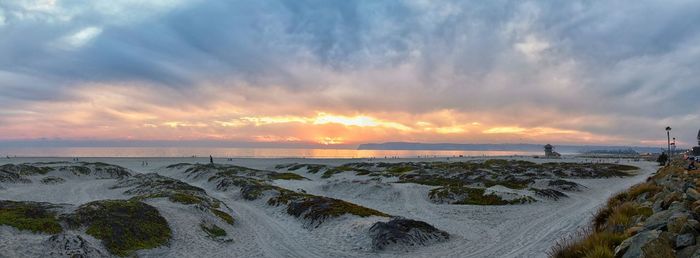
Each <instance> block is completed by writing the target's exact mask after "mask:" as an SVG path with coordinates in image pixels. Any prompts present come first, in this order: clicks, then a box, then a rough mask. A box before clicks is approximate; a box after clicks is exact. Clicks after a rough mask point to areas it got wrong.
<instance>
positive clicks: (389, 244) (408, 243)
mask: <svg viewBox="0 0 700 258" xmlns="http://www.w3.org/2000/svg"><path fill="white" fill-rule="evenodd" d="M369 235H370V237H371V238H372V249H374V250H387V249H388V250H405V249H407V248H411V247H416V246H427V245H430V244H434V243H439V242H444V241H447V240H448V239H449V238H450V235H449V234H448V233H447V232H445V231H442V230H439V229H437V228H435V227H433V226H431V225H430V224H428V223H425V222H423V221H417V220H410V219H404V218H394V219H392V220H390V221H389V222H377V223H374V225H372V227H371V228H370V229H369Z"/></svg>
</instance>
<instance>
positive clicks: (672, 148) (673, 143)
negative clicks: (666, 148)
mask: <svg viewBox="0 0 700 258" xmlns="http://www.w3.org/2000/svg"><path fill="white" fill-rule="evenodd" d="M671 153H673V154H674V155H675V154H676V137H673V142H671Z"/></svg>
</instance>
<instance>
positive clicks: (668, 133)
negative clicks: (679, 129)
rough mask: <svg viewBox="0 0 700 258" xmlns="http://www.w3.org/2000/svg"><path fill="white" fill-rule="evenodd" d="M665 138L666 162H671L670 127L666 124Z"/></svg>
mask: <svg viewBox="0 0 700 258" xmlns="http://www.w3.org/2000/svg"><path fill="white" fill-rule="evenodd" d="M666 138H667V140H668V164H671V127H670V126H666Z"/></svg>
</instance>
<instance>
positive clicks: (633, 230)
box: [625, 227, 644, 236]
mask: <svg viewBox="0 0 700 258" xmlns="http://www.w3.org/2000/svg"><path fill="white" fill-rule="evenodd" d="M643 229H644V228H643V227H631V228H628V229H627V230H626V231H625V233H626V234H627V235H629V236H634V235H636V234H637V233H639V232H640V231H642V230H643Z"/></svg>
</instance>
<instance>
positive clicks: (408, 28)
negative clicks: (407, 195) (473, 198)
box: [0, 0, 700, 146]
mask: <svg viewBox="0 0 700 258" xmlns="http://www.w3.org/2000/svg"><path fill="white" fill-rule="evenodd" d="M496 2H497V1H496ZM133 4H134V3H133V1H124V2H121V1H117V2H114V1H102V0H100V1H90V3H84V4H76V3H72V2H70V1H60V0H57V1H6V2H2V3H0V35H2V36H1V37H0V56H1V57H2V58H0V91H1V93H0V141H3V140H32V139H69V140H86V141H90V140H136V141H139V140H141V141H149V140H164V141H179V140H216V141H240V142H266V143H275V142H305V143H315V144H323V145H338V144H344V145H348V144H349V145H357V144H361V143H369V142H389V141H408V142H427V143H437V142H452V143H544V142H550V143H556V144H605V145H612V144H624V145H643V146H657V145H659V144H663V142H664V140H665V132H664V131H663V128H665V126H667V125H669V124H671V123H673V125H674V132H676V133H678V135H688V137H689V138H688V139H686V138H683V137H681V136H679V138H678V142H679V145H683V144H686V143H687V144H690V143H691V142H692V140H693V139H692V136H693V132H694V131H696V130H697V127H698V124H697V121H699V119H700V113H698V111H697V110H700V101H697V94H690V92H697V89H698V87H700V86H698V85H699V84H698V83H699V82H700V74H698V73H696V72H694V71H698V70H700V62H697V60H700V51H698V48H697V46H698V45H700V33H699V32H700V31H697V29H695V28H690V27H688V26H685V27H683V28H680V27H678V26H675V25H677V23H678V22H680V21H683V20H687V19H689V20H697V17H696V16H693V14H692V13H691V12H679V10H693V9H694V8H695V9H697V8H700V6H698V4H697V3H692V2H686V3H676V4H661V3H658V4H653V3H645V4H643V5H640V6H637V7H634V8H627V7H625V6H615V4H611V3H604V2H602V3H597V2H596V3H591V2H587V1H567V2H561V3H542V2H537V1H523V2H518V3H511V4H506V5H503V4H502V3H491V2H481V1H477V2H469V1H440V2H429V1H419V0H406V1H386V2H385V1H381V2H375V1H347V2H343V3H342V4H341V3H339V2H336V1H328V2H313V1H311V2H307V1H252V2H250V1H179V0H172V1H171V0H162V1H148V2H147V3H139V8H132V7H133ZM611 5H612V6H611ZM548 10H549V11H548ZM551 10H559V11H557V12H553V11H551ZM649 10H654V12H653V13H654V15H652V16H649V15H647V14H648V13H649ZM195 17H196V18H195ZM574 20H575V21H577V22H568V21H574ZM629 23H634V24H637V25H638V26H633V27H632V28H634V29H630V28H631V27H630V26H628V25H629ZM686 27H688V28H686ZM630 30H633V31H630ZM689 35H690V36H689ZM599 42H606V44H603V45H601V44H598V43H599ZM670 42H673V44H671V43H670ZM632 43H634V44H632ZM693 96H695V97H693ZM675 128H677V129H675Z"/></svg>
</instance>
